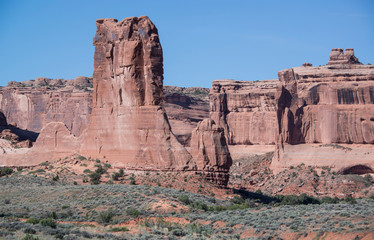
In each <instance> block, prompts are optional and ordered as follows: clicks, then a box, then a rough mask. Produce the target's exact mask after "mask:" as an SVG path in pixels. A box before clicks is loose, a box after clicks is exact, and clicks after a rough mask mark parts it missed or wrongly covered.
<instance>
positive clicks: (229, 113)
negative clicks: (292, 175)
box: [209, 80, 279, 145]
mask: <svg viewBox="0 0 374 240" xmlns="http://www.w3.org/2000/svg"><path fill="white" fill-rule="evenodd" d="M278 83H279V81H278V80H265V81H233V80H216V81H213V85H212V88H211V90H210V93H209V98H210V117H211V119H213V120H214V121H215V122H216V123H217V124H218V126H220V127H222V128H223V129H225V132H226V133H227V134H226V138H227V141H228V143H229V144H232V145H252V144H275V134H276V104H275V94H276V90H277V85H278Z"/></svg>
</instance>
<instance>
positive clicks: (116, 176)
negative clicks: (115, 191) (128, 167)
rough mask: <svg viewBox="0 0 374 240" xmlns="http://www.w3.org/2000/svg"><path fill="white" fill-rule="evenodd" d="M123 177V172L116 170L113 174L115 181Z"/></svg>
mask: <svg viewBox="0 0 374 240" xmlns="http://www.w3.org/2000/svg"><path fill="white" fill-rule="evenodd" d="M120 177H121V174H120V173H118V172H116V173H113V174H112V179H113V181H118V179H119V178H120Z"/></svg>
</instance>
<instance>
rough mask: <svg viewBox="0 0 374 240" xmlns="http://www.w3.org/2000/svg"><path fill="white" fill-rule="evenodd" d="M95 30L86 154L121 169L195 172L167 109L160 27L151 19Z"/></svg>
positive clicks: (103, 23)
mask: <svg viewBox="0 0 374 240" xmlns="http://www.w3.org/2000/svg"><path fill="white" fill-rule="evenodd" d="M96 25H97V32H96V35H95V38H94V45H95V61H94V62H95V63H94V75H93V80H94V93H93V109H92V114H91V119H90V124H89V126H88V128H87V131H86V133H85V134H84V135H83V136H82V141H83V145H82V147H81V152H82V153H83V154H85V155H90V156H92V157H100V158H106V159H108V161H109V162H111V163H112V164H113V165H115V166H119V167H128V168H134V169H149V170H157V169H158V170H160V169H161V170H170V169H186V168H189V167H193V166H191V156H190V154H189V153H188V152H187V150H186V149H185V148H184V147H183V146H182V145H181V144H180V143H179V142H178V141H177V139H176V137H175V136H174V134H173V133H172V132H171V129H170V125H169V122H168V121H167V117H166V114H165V111H164V108H163V107H162V97H163V95H162V81H163V63H162V61H163V59H162V48H161V44H160V42H159V38H158V32H157V29H156V27H155V26H154V25H153V23H152V22H151V21H150V20H149V19H148V17H139V18H136V17H132V18H126V19H124V20H123V21H121V22H117V20H115V19H100V20H97V22H96Z"/></svg>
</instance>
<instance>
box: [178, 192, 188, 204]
mask: <svg viewBox="0 0 374 240" xmlns="http://www.w3.org/2000/svg"><path fill="white" fill-rule="evenodd" d="M178 200H179V201H181V202H182V203H184V204H186V205H188V204H190V198H189V197H188V196H187V195H185V194H183V195H180V196H179V197H178Z"/></svg>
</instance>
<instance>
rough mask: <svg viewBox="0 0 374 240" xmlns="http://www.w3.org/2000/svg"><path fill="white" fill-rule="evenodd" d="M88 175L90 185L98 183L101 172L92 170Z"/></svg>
mask: <svg viewBox="0 0 374 240" xmlns="http://www.w3.org/2000/svg"><path fill="white" fill-rule="evenodd" d="M88 176H89V177H90V182H91V184H92V185H98V184H100V179H101V174H99V173H97V172H92V173H90V175H88Z"/></svg>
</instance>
